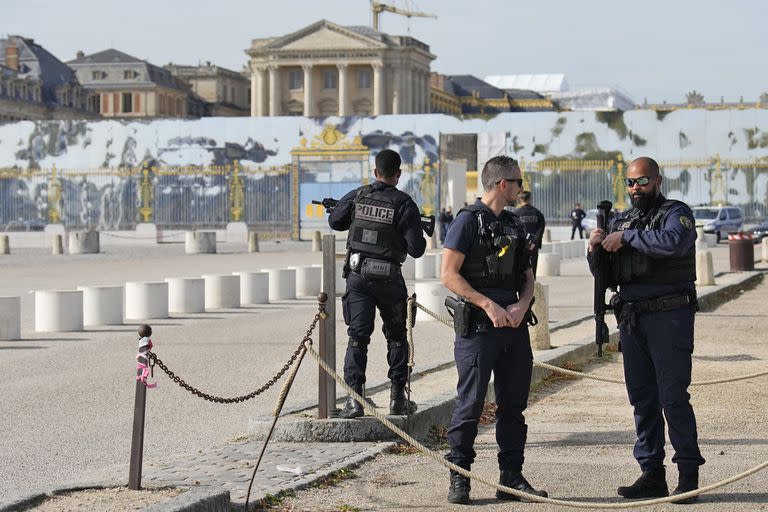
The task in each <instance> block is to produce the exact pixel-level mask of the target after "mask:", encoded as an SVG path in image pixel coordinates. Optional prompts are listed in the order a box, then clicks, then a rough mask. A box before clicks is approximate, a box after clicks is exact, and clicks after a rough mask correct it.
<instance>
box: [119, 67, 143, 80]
mask: <svg viewBox="0 0 768 512" xmlns="http://www.w3.org/2000/svg"><path fill="white" fill-rule="evenodd" d="M137 76H139V74H138V73H137V72H135V71H134V70H132V69H126V70H125V71H123V78H124V79H126V80H133V79H134V78H136V77H137Z"/></svg>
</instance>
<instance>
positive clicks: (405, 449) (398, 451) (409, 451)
mask: <svg viewBox="0 0 768 512" xmlns="http://www.w3.org/2000/svg"><path fill="white" fill-rule="evenodd" d="M389 453H391V454H393V455H413V454H414V453H421V452H419V450H418V449H417V448H416V447H415V446H411V445H410V444H408V443H406V442H401V443H397V444H396V445H394V446H392V447H391V448H390V449H389Z"/></svg>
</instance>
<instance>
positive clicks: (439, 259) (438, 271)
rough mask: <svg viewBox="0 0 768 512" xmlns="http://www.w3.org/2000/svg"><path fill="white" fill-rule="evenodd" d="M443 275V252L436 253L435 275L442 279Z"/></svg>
mask: <svg viewBox="0 0 768 512" xmlns="http://www.w3.org/2000/svg"><path fill="white" fill-rule="evenodd" d="M442 275H443V253H441V252H439V253H437V254H435V277H436V278H437V279H440V277H441V276H442Z"/></svg>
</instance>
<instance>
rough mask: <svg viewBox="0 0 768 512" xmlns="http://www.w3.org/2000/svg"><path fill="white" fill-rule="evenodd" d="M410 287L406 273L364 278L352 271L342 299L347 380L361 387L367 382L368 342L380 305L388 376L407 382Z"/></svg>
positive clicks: (348, 382)
mask: <svg viewBox="0 0 768 512" xmlns="http://www.w3.org/2000/svg"><path fill="white" fill-rule="evenodd" d="M407 300H408V290H407V289H406V287H405V281H404V280H403V276H402V274H400V273H399V272H398V274H397V276H395V277H393V278H392V279H389V280H381V279H378V280H374V279H370V278H368V279H367V278H364V277H363V276H361V275H360V274H357V273H355V272H350V273H349V276H348V277H347V292H346V293H345V294H344V297H342V299H341V304H342V311H343V313H344V322H345V323H346V324H347V326H348V328H347V334H348V335H349V344H348V345H347V352H346V354H345V356H344V382H346V383H347V384H349V385H350V386H352V387H353V388H357V387H358V386H362V385H363V384H365V368H366V366H367V364H368V344H369V343H370V341H371V334H373V321H374V319H375V316H376V308H378V309H379V314H380V315H381V321H382V323H383V324H384V325H383V327H382V331H383V332H384V337H385V338H386V340H387V362H388V363H389V372H388V373H387V376H388V377H389V380H391V381H392V383H393V384H397V385H403V384H405V382H406V380H407V378H408V344H407V343H406V329H405V320H406V307H407Z"/></svg>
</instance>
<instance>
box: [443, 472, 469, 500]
mask: <svg viewBox="0 0 768 512" xmlns="http://www.w3.org/2000/svg"><path fill="white" fill-rule="evenodd" d="M471 488H472V486H471V485H470V480H469V478H467V477H465V476H462V475H460V474H458V473H456V472H455V471H451V485H450V486H448V503H458V504H460V505H466V504H467V503H469V490H470V489H471Z"/></svg>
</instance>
